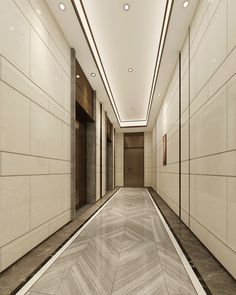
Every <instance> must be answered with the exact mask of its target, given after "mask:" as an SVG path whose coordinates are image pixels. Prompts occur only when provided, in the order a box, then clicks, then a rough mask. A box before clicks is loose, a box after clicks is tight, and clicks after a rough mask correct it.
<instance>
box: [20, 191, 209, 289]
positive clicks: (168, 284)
mask: <svg viewBox="0 0 236 295" xmlns="http://www.w3.org/2000/svg"><path fill="white" fill-rule="evenodd" d="M192 275H193V274H192ZM195 280H196V278H195ZM20 292H21V291H20ZM20 292H19V294H23V293H22V292H21V293H20ZM198 292H199V291H198ZM198 292H197V291H196V290H195V288H194V286H193V284H192V281H191V280H190V277H189V275H188V274H187V272H186V270H185V267H184V265H183V264H182V262H181V260H180V258H179V255H178V253H177V251H176V248H175V247H174V245H173V243H172V241H171V239H170V237H169V235H168V233H167V231H166V229H165V227H164V225H163V222H162V220H161V218H160V216H159V215H158V213H157V210H156V208H155V207H154V205H153V202H152V200H151V198H150V196H149V195H148V192H147V190H146V189H134V188H121V189H120V190H119V191H118V192H117V193H116V194H115V195H114V196H113V197H112V198H111V200H110V201H109V202H108V203H107V204H106V205H105V206H104V207H103V208H102V210H101V211H100V212H99V213H98V214H97V215H96V216H95V217H94V218H93V219H92V220H91V222H90V223H89V224H88V225H87V226H86V227H85V228H84V229H83V230H82V231H81V233H80V234H79V235H78V236H77V237H76V239H74V241H73V242H72V243H71V244H70V245H69V246H68V248H67V249H66V250H65V251H64V252H63V253H62V254H61V255H60V256H59V257H58V258H57V259H56V260H55V262H54V263H53V264H52V265H51V266H50V267H49V268H48V270H47V271H46V272H45V273H44V274H43V275H42V276H41V277H40V278H39V279H38V280H37V281H36V282H35V284H34V285H33V286H32V287H31V288H30V290H29V291H28V292H27V293H26V294H28V295H37V294H38V295H40V294H41V295H43V294H45V295H49V294H56V295H74V294H75V295H79V294H86V295H89V294H101V295H106V294H132V295H136V294H142V295H143V294H148V295H151V294H160V295H162V294H163V295H165V294H168V295H171V294H175V295H178V294H179V295H185V294H186V295H187V294H189V295H190V294H205V293H204V291H203V290H202V291H200V292H199V293H198Z"/></svg>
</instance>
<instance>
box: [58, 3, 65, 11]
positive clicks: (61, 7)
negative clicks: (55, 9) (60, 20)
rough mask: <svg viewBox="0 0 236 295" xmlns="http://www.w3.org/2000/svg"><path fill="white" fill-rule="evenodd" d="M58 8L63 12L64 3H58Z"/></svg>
mask: <svg viewBox="0 0 236 295" xmlns="http://www.w3.org/2000/svg"><path fill="white" fill-rule="evenodd" d="M59 8H60V9H61V10H62V11H63V10H65V9H66V6H65V4H64V3H62V2H60V3H59Z"/></svg>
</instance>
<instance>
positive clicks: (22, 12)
mask: <svg viewBox="0 0 236 295" xmlns="http://www.w3.org/2000/svg"><path fill="white" fill-rule="evenodd" d="M14 3H15V5H16V6H17V7H18V9H19V10H20V11H21V14H22V15H23V16H24V18H25V19H26V20H27V21H28V23H29V24H30V26H31V27H32V28H33V29H34V30H35V32H36V33H37V34H38V35H39V33H38V32H37V31H36V29H35V28H34V26H33V24H32V23H31V22H30V20H29V18H28V17H27V16H26V15H25V13H24V11H23V10H22V9H21V7H20V6H19V5H18V4H17V2H16V1H15V0H14ZM29 5H30V6H31V8H32V10H33V11H34V14H35V15H36V16H37V19H38V20H39V21H40V23H41V24H42V25H43V27H44V29H45V30H46V32H47V33H48V35H49V37H50V38H51V39H52V40H53V42H54V43H55V45H56V47H57V49H58V50H59V51H60V53H61V55H62V56H63V58H64V60H65V62H66V63H67V65H68V66H69V67H70V64H69V62H68V61H67V59H66V57H65V55H64V53H63V51H62V50H61V48H60V47H59V46H58V44H57V42H56V40H55V39H54V37H53V36H52V35H51V34H50V32H49V31H48V30H47V27H46V26H45V25H44V23H43V21H42V20H41V18H40V17H39V16H38V14H37V13H36V11H35V9H34V7H33V6H32V4H31V2H29ZM39 37H40V39H41V40H42V42H43V43H44V44H45V45H46V43H45V42H44V40H43V39H42V37H41V36H40V35H39ZM62 38H65V36H64V34H62ZM46 46H47V45H46ZM47 47H48V46H47ZM48 49H49V48H48ZM49 50H50V49H49ZM58 62H59V61H58ZM59 63H60V62H59Z"/></svg>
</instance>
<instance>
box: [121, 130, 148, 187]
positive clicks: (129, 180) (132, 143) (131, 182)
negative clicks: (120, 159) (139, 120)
mask: <svg viewBox="0 0 236 295" xmlns="http://www.w3.org/2000/svg"><path fill="white" fill-rule="evenodd" d="M124 156H125V160H124V162H125V163H124V164H125V171H124V174H125V177H124V178H125V179H124V180H125V186H130V187H143V186H144V134H143V133H141V132H140V133H125V135H124Z"/></svg>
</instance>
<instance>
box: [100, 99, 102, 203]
mask: <svg viewBox="0 0 236 295" xmlns="http://www.w3.org/2000/svg"><path fill="white" fill-rule="evenodd" d="M102 171H103V169H102V104H101V103H100V198H102Z"/></svg>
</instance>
